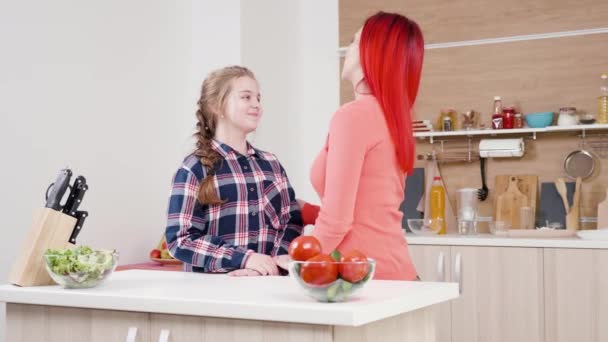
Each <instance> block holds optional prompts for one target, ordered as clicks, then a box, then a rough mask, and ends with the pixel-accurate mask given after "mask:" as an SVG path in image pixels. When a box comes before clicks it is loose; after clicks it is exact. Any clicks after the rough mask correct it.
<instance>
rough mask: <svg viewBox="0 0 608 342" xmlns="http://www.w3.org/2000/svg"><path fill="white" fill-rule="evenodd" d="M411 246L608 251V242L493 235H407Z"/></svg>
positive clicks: (576, 238)
mask: <svg viewBox="0 0 608 342" xmlns="http://www.w3.org/2000/svg"><path fill="white" fill-rule="evenodd" d="M405 236H406V239H407V242H408V244H410V245H444V246H479V247H484V246H486V247H538V248H587V249H608V241H593V240H583V239H581V238H578V237H571V238H544V239H541V238H511V237H501V236H496V235H492V234H477V235H457V234H446V235H440V236H419V235H414V234H411V233H408V234H405Z"/></svg>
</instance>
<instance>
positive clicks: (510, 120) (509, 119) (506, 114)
mask: <svg viewBox="0 0 608 342" xmlns="http://www.w3.org/2000/svg"><path fill="white" fill-rule="evenodd" d="M514 121H515V108H514V107H505V108H503V110H502V127H503V128H505V129H511V128H513V125H514V123H515V122H514Z"/></svg>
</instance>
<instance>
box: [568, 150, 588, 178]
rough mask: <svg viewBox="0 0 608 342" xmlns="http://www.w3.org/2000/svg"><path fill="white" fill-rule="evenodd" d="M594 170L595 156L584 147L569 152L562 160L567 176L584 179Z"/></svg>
mask: <svg viewBox="0 0 608 342" xmlns="http://www.w3.org/2000/svg"><path fill="white" fill-rule="evenodd" d="M594 170H595V158H594V157H593V155H592V154H591V153H590V152H588V151H586V150H584V149H581V150H576V151H573V152H571V153H570V154H568V156H567V157H566V160H565V161H564V171H565V172H566V174H567V175H568V177H570V178H573V179H576V178H578V177H581V178H582V179H586V178H588V177H589V176H591V175H592V174H593V171H594Z"/></svg>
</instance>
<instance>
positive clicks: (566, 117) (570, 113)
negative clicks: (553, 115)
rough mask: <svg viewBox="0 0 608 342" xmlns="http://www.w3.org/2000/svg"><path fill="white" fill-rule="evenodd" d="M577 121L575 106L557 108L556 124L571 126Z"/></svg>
mask: <svg viewBox="0 0 608 342" xmlns="http://www.w3.org/2000/svg"><path fill="white" fill-rule="evenodd" d="M577 123H578V118H577V117H576V107H562V108H560V109H559V116H558V117H557V125H558V126H573V125H576V124H577Z"/></svg>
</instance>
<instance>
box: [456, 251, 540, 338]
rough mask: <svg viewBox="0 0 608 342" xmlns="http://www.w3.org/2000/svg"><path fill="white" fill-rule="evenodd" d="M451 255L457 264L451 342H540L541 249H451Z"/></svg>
mask: <svg viewBox="0 0 608 342" xmlns="http://www.w3.org/2000/svg"><path fill="white" fill-rule="evenodd" d="M451 254H452V258H453V259H455V258H457V257H458V256H459V255H460V258H461V263H462V285H461V286H462V292H461V296H460V298H458V299H456V300H454V301H453V302H452V303H451V307H452V342H473V341H478V342H485V341H495V342H510V341H543V295H542V293H543V271H542V269H543V254H542V249H540V248H512V247H509V248H506V247H505V248H496V247H467V246H454V247H452V248H451Z"/></svg>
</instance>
